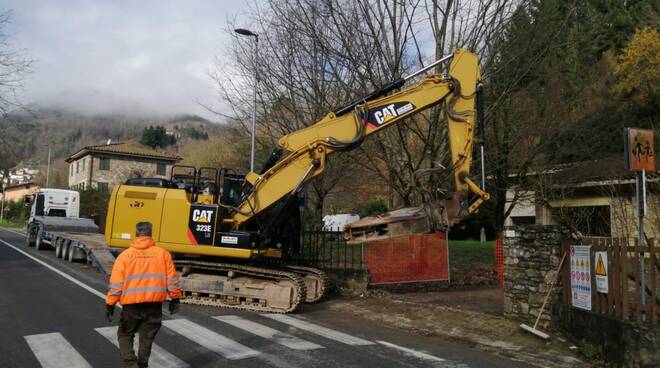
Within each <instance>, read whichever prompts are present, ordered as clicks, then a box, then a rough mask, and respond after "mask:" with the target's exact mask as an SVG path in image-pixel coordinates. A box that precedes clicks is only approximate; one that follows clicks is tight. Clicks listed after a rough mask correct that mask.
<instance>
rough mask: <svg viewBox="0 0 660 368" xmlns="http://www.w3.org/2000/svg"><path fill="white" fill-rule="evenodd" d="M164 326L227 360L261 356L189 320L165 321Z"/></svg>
mask: <svg viewBox="0 0 660 368" xmlns="http://www.w3.org/2000/svg"><path fill="white" fill-rule="evenodd" d="M163 325H164V326H165V327H167V328H169V329H170V330H172V331H174V332H176V333H178V334H179V335H182V336H184V337H186V338H187V339H189V340H192V341H193V342H195V343H197V344H199V345H201V346H203V347H205V348H207V349H209V350H211V351H213V352H215V353H218V354H220V355H222V356H223V357H225V358H227V359H231V360H237V359H245V358H250V357H254V356H257V355H259V352H258V351H256V350H252V349H250V348H248V347H247V346H245V345H242V344H239V343H237V342H236V341H234V340H231V339H229V338H227V337H225V336H223V335H220V334H218V333H216V332H213V331H211V330H209V329H208V328H206V327H202V326H200V325H198V324H196V323H193V322H191V321H189V320H187V319H172V320H169V321H163Z"/></svg>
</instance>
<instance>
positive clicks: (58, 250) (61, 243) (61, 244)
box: [55, 239, 66, 258]
mask: <svg viewBox="0 0 660 368" xmlns="http://www.w3.org/2000/svg"><path fill="white" fill-rule="evenodd" d="M64 242H66V240H64V239H58V241H57V243H56V244H55V257H56V258H62V252H63V251H64Z"/></svg>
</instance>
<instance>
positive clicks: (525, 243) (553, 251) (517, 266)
mask: <svg viewBox="0 0 660 368" xmlns="http://www.w3.org/2000/svg"><path fill="white" fill-rule="evenodd" d="M565 235H567V234H566V233H565V232H563V231H562V229H561V228H560V227H559V226H542V225H526V226H518V227H513V228H510V229H509V230H507V231H506V233H505V238H504V268H505V271H504V313H505V315H507V316H508V317H511V318H514V319H517V320H521V321H524V322H528V323H533V322H534V320H535V319H536V317H537V316H538V313H539V310H540V309H541V305H542V304H543V299H544V298H545V296H546V294H547V292H548V286H547V285H548V281H551V280H552V278H553V277H554V275H555V274H556V270H557V267H559V262H560V261H561V255H562V253H561V242H562V237H563V236H565ZM560 283H561V280H559V281H558V282H557V284H556V285H555V290H554V291H555V294H553V296H551V298H550V300H549V302H548V305H546V307H545V309H544V313H543V316H542V317H541V321H542V322H540V323H539V324H540V325H541V326H542V327H543V326H544V325H546V323H547V322H548V321H549V320H550V311H551V310H552V305H553V304H554V302H556V301H557V300H558V294H559V292H560V290H561V289H560V287H559V285H560Z"/></svg>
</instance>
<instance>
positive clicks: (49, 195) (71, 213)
mask: <svg viewBox="0 0 660 368" xmlns="http://www.w3.org/2000/svg"><path fill="white" fill-rule="evenodd" d="M31 197H32V200H30V201H26V203H30V202H32V208H31V209H30V221H31V220H32V219H34V217H35V216H51V217H69V218H77V217H78V216H79V214H80V193H78V192H76V191H75V190H65V189H49V188H45V189H39V190H38V191H37V192H36V193H34V194H33V195H32V196H31ZM26 199H27V198H26Z"/></svg>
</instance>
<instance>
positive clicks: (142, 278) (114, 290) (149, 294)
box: [105, 236, 181, 305]
mask: <svg viewBox="0 0 660 368" xmlns="http://www.w3.org/2000/svg"><path fill="white" fill-rule="evenodd" d="M155 245H156V243H155V242H154V240H153V239H152V238H151V237H150V236H139V237H137V238H135V239H134V240H133V242H132V243H131V247H130V248H128V249H126V250H125V251H123V252H122V253H121V254H120V255H119V257H117V259H116V260H115V264H114V266H113V267H112V274H111V275H110V287H109V290H108V295H107V296H106V298H105V302H106V303H107V304H110V305H114V304H116V303H117V301H119V302H120V303H121V304H135V303H148V302H162V301H164V300H165V298H166V297H167V295H168V294H169V296H170V298H179V297H180V296H181V289H179V278H178V277H177V274H176V270H175V269H174V262H173V261H172V255H171V254H170V252H168V251H166V250H165V249H163V248H159V247H157V246H155Z"/></svg>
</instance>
